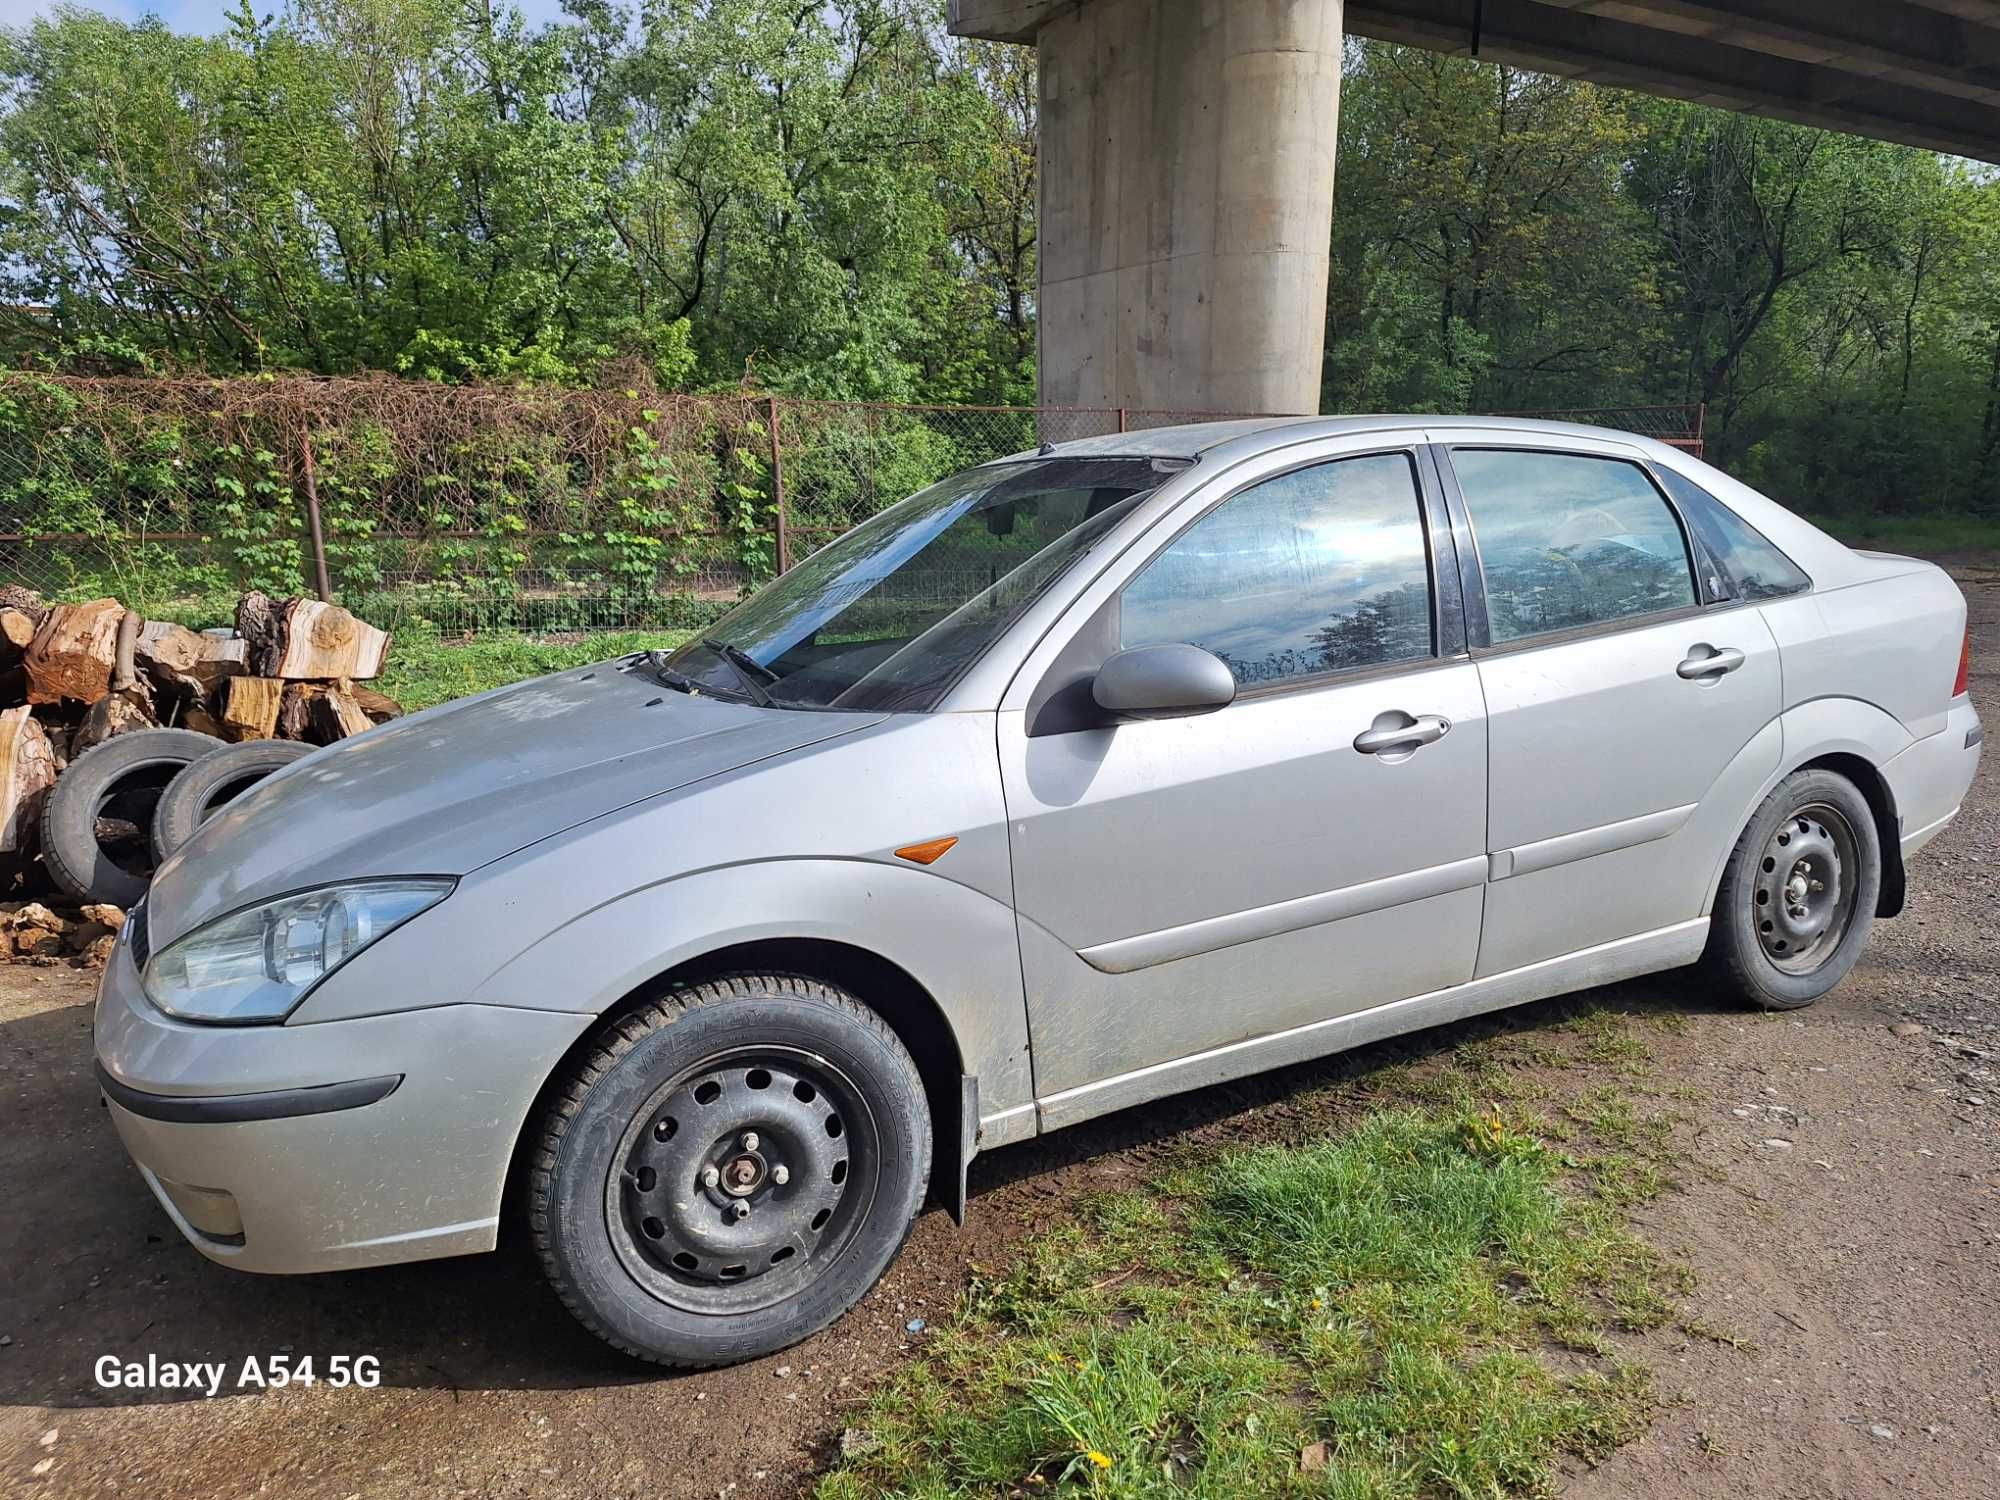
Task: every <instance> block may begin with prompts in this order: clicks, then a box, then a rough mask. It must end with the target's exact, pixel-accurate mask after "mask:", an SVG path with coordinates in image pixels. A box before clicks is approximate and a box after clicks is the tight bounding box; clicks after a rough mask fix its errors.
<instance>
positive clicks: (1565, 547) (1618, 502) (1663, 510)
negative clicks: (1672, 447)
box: [1451, 448, 1695, 646]
mask: <svg viewBox="0 0 2000 1500" xmlns="http://www.w3.org/2000/svg"><path fill="white" fill-rule="evenodd" d="M1451 466H1452V471H1453V473H1454V474H1456V475H1457V477H1458V485H1459V489H1460V490H1461V491H1463V493H1464V496H1465V509H1466V514H1467V515H1468V516H1469V517H1470V519H1471V522H1472V533H1473V540H1474V543H1475V545H1477V547H1478V549H1479V563H1480V569H1481V571H1482V573H1483V574H1484V576H1485V580H1486V613H1487V622H1488V625H1489V627H1490V630H1491V633H1492V637H1493V644H1494V645H1496V646H1498V645H1504V644H1505V643H1506V642H1509V641H1518V640H1521V639H1524V638H1525V637H1528V636H1536V635H1545V634H1547V633H1548V632H1550V631H1555V630H1574V629H1577V628H1579V627H1581V626H1586V625H1602V624H1606V623H1608V622H1611V621H1616V620H1624V619H1630V618H1632V617H1634V616H1637V615H1649V614H1655V613H1657V612H1659V611H1661V610H1668V609H1677V608H1683V607H1686V606H1691V605H1693V604H1694V603H1695V592H1694V573H1693V570H1692V569H1691V568H1690V567H1689V566H1688V551H1687V542H1686V539H1685V538H1684V537H1683V536H1682V535H1681V528H1680V523H1679V522H1678V521H1676V520H1675V519H1674V513H1673V510H1672V509H1671V508H1670V507H1669V506H1668V504H1667V502H1666V500H1665V499H1664V498H1663V497H1662V496H1661V494H1660V492H1659V491H1658V490H1656V489H1654V488H1653V484H1652V481H1651V480H1649V479H1648V478H1647V477H1646V473H1645V471H1644V470H1643V469H1641V468H1640V467H1639V466H1638V465H1637V464H1634V463H1628V462H1626V461H1625V460H1624V459H1618V458H1591V457H1585V456H1583V455H1580V454H1574V453H1536V452H1530V451H1526V450H1520V449H1503V448H1459V449H1455V450H1453V452H1452V455H1451Z"/></svg>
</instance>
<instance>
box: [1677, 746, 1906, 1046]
mask: <svg viewBox="0 0 2000 1500" xmlns="http://www.w3.org/2000/svg"><path fill="white" fill-rule="evenodd" d="M1881 890H1882V845H1881V840H1880V838H1879V837H1878V835H1877V833H1876V828H1875V815H1874V812H1873V810H1872V809H1870V807H1869V806H1868V801H1867V799H1866V798H1865V797H1863V796H1862V795H1861V791H1860V789H1859V788H1858V787H1856V786H1855V785H1854V783H1853V782H1851V781H1849V780H1848V779H1847V778H1846V777H1845V776H1841V775H1839V774H1837V773H1835V772H1833V771H1826V770H1808V771H1796V772H1794V773H1793V774H1792V775H1790V776H1787V777H1786V778H1785V779H1784V780H1783V781H1781V782H1779V783H1778V785H1777V787H1776V788H1774V789H1773V791H1772V792H1771V795H1770V796H1769V797H1767V798H1765V799H1764V803H1763V805H1762V806H1761V807H1759V808H1758V809H1757V813H1756V816H1754V817H1753V818H1751V820H1750V824H1749V826H1748V827H1747V828H1745V829H1744V830H1743V836H1742V837H1741V838H1740V839H1739V840H1738V841H1737V844H1736V848H1735V850H1734V852H1733V853H1731V855H1730V857H1729V864H1728V866H1727V868H1726V869H1725V870H1724V871H1723V876H1722V884H1721V886H1720V888H1719V889H1718V890H1717V892H1716V897H1715V911H1714V913H1713V915H1712V917H1711V928H1710V935H1709V949H1708V958H1709V960H1710V963H1711V965H1712V966H1713V968H1714V969H1715V971H1716V972H1717V973H1718V974H1719V975H1720V977H1721V978H1722V979H1723V980H1724V981H1725V982H1726V983H1727V984H1729V985H1730V987H1731V988H1733V989H1734V990H1736V991H1737V993H1738V994H1740V995H1742V996H1743V998H1744V999H1746V1000H1749V1001H1751V1002H1753V1003H1754V1004H1757V1005H1761V1006H1764V1007H1766V1008H1767V1009H1771V1010H1795V1009H1797V1008H1798V1007H1800V1006H1802V1005H1810V1004H1812V1003H1813V1001H1815V1000H1817V999H1819V997H1820V996H1822V995H1824V994H1825V993H1826V992H1827V991H1828V990H1830V989H1832V988H1833V987H1834V986H1835V985H1836V984H1838V983H1840V981H1841V980H1842V979H1844V978H1846V977H1847V972H1848V970H1850V969H1852V968H1853V967H1854V965H1855V962H1856V960H1858V959H1859V958H1860V957H1861V950H1862V949H1863V948H1865V947H1866V946H1867V945H1868V934H1869V932H1870V930H1871V929H1872V928H1873V926H1874V922H1875V904H1876V901H1877V900H1878V899H1879V897H1880V895H1881Z"/></svg>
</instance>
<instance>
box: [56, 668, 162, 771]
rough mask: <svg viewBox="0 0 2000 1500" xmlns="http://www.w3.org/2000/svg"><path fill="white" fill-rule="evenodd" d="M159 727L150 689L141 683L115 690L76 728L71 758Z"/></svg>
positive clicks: (99, 702)
mask: <svg viewBox="0 0 2000 1500" xmlns="http://www.w3.org/2000/svg"><path fill="white" fill-rule="evenodd" d="M159 726H160V720H159V717H158V716H157V715H156V714H155V713H154V712H153V694H152V690H151V688H150V687H148V686H146V685H145V684H143V683H142V684H140V685H139V686H137V687H130V688H114V689H112V691H110V692H108V693H106V694H105V695H104V696H103V697H102V698H99V699H98V700H97V701H96V702H95V703H93V704H91V705H90V707H89V708H88V709H87V710H86V711H85V712H84V715H83V722H82V723H81V724H79V725H77V726H76V733H75V734H74V735H73V736H71V738H70V748H69V753H70V755H71V756H72V757H74V756H78V755H81V754H83V752H84V751H86V750H88V749H90V748H91V747H92V746H94V745H101V744H103V743H104V742H105V741H106V740H108V739H110V738H112V737H113V736H114V735H120V734H124V733H126V732H127V731H128V730H133V729H157V728H159Z"/></svg>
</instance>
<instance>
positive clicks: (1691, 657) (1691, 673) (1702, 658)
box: [1674, 643, 1743, 682]
mask: <svg viewBox="0 0 2000 1500" xmlns="http://www.w3.org/2000/svg"><path fill="white" fill-rule="evenodd" d="M1742 665H1743V653H1742V652H1741V651H1738V650H1737V649H1736V648H1735V647H1734V646H1710V645H1707V644H1705V643H1704V644H1703V645H1699V646H1696V647H1695V648H1694V649H1693V650H1691V651H1690V652H1689V653H1688V654H1687V656H1686V657H1685V658H1683V659H1682V661H1681V664H1680V665H1679V666H1678V667H1675V668H1674V670H1675V671H1676V672H1678V673H1680V674H1681V676H1683V677H1685V678H1687V679H1688V680H1689V681H1690V682H1701V681H1704V680H1708V679H1713V678H1717V677H1720V676H1721V675H1722V674H1723V673H1724V672H1734V671H1735V670H1736V669H1737V668H1738V667H1740V666H1742Z"/></svg>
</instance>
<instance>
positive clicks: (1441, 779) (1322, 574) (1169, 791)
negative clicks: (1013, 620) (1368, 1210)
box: [999, 449, 1486, 1119]
mask: <svg viewBox="0 0 2000 1500" xmlns="http://www.w3.org/2000/svg"><path fill="white" fill-rule="evenodd" d="M1262 469H1263V471H1264V472H1262V473H1261V474H1260V475H1259V476H1257V477H1252V476H1244V477H1242V478H1240V479H1236V480H1235V482H1230V480H1231V478H1232V476H1224V477H1223V479H1222V480H1220V481H1218V483H1228V488H1229V491H1230V493H1228V497H1227V498H1226V499H1221V503H1219V504H1217V503H1216V501H1217V500H1218V499H1219V498H1220V497H1219V496H1218V495H1217V494H1216V493H1215V492H1213V491H1211V492H1209V493H1208V494H1206V495H1204V496H1197V497H1194V498H1191V499H1190V500H1189V501H1188V502H1187V504H1186V506H1184V507H1183V508H1182V509H1181V510H1180V511H1177V512H1176V514H1175V515H1174V516H1173V517H1170V518H1168V519H1167V520H1166V521H1163V523H1162V526H1161V529H1160V531H1159V532H1157V533H1155V536H1157V537H1158V538H1159V540H1158V541H1155V540H1154V539H1153V538H1148V539H1147V540H1146V541H1144V542H1142V543H1140V545H1139V547H1138V548H1135V549H1134V551H1135V553H1137V554H1139V555H1140V556H1141V557H1143V558H1144V560H1143V561H1142V562H1132V563H1128V562H1125V561H1124V560H1121V563H1120V564H1119V565H1116V566H1115V567H1114V569H1113V573H1114V574H1115V575H1116V576H1113V577H1107V578H1105V579H1100V580H1098V582H1097V583H1096V584H1094V585H1093V586H1092V587H1091V588H1090V589H1088V590H1086V591H1085V592H1084V594H1083V596H1082V597H1081V598H1080V599H1079V601H1078V604H1077V605H1076V607H1075V608H1074V609H1073V610H1072V611H1071V614H1070V616H1069V617H1068V618H1067V619H1066V620H1065V622H1064V624H1063V625H1062V626H1059V627H1058V630H1057V631H1056V632H1053V633H1052V639H1051V642H1048V643H1045V645H1044V648H1043V649H1042V650H1041V651H1039V652H1038V653H1037V655H1036V656H1034V657H1031V658H1030V662H1029V665H1028V668H1027V669H1026V670H1025V671H1024V672H1023V673H1022V674H1021V676H1020V677H1019V678H1017V679H1016V682H1015V684H1014V687H1013V689H1011V690H1010V692H1009V694H1008V697H1007V700H1006V703H1005V705H1004V706H1003V709H1002V712H1001V715H1000V720H999V736H1000V759H1001V767H1002V775H1003V781H1004V786H1005V790H1006V797H1007V810H1008V820H1009V827H1010V829H1011V833H1012V846H1013V859H1014V880H1015V902H1016V905H1017V907H1018V909H1019V913H1020V929H1021V955H1022V965H1023V971H1024V978H1025V980H1026V988H1027V997H1028V1010H1029V1024H1030V1031H1031V1039H1032V1045H1033V1051H1034V1067H1035V1085H1036V1094H1037V1096H1038V1098H1040V1099H1041V1100H1043V1103H1044V1109H1045V1111H1049V1112H1050V1113H1051V1115H1052V1117H1053V1118H1056V1119H1064V1118H1077V1117H1080V1116H1081V1115H1082V1114H1086V1113H1093V1112H1095V1111H1094V1109H1092V1108H1091V1106H1090V1104H1089V1102H1088V1099H1087V1097H1085V1096H1088V1095H1089V1094H1090V1093H1091V1092H1092V1091H1093V1090H1095V1089H1099V1088H1102V1087H1103V1086H1104V1085H1105V1084H1106V1082H1107V1080H1112V1081H1114V1082H1116V1081H1120V1080H1124V1081H1126V1082H1128V1083H1129V1081H1130V1078H1131V1075H1133V1074H1134V1073H1136V1072H1138V1071H1139V1070H1143V1069H1150V1068H1154V1067H1156V1066H1157V1065H1161V1064H1169V1063H1172V1062H1174V1061H1175V1060H1177V1059H1188V1058H1190V1057H1193V1056H1194V1055H1196V1054H1202V1053H1208V1052H1212V1051H1214V1050H1215V1049H1226V1048H1230V1047H1232V1046H1233V1045H1236V1044H1244V1043H1254V1041H1255V1039H1257V1038H1261V1037H1265V1036H1268V1035H1270V1034H1271V1033H1274V1032H1280V1031H1284V1030H1287V1029H1289V1028H1294V1027H1300V1026H1306V1025H1309V1024H1311V1023H1313V1022H1316V1021H1321V1020H1324V1019H1327V1018H1329V1017H1333V1016H1338V1015H1341V1014H1343V1013H1346V1012H1348V1011H1352V1010H1356V1009H1361V1008H1364V1007H1367V1006H1370V1005H1375V1004H1379V1003H1382V1002H1385V1001H1390V1000H1396V999H1401V998H1404V997H1408V996H1412V995H1417V994H1421V993H1425V992H1428V991H1432V990H1437V989H1442V988H1445V987H1448V986H1450V985H1454V984H1459V983H1462V982H1464V981H1465V980H1466V979H1467V978H1469V977H1470V975H1471V973H1472V967H1473V961H1474V956H1475V953H1476V950H1477V946H1478V937H1479V921H1480V903H1481V889H1482V885H1483V882H1484V879H1485V872H1486V859H1485V829H1486V726H1485V715H1484V709H1483V705H1482V702H1481V697H1480V689H1479V682H1478V673H1477V669H1476V668H1475V667H1474V666H1473V665H1472V664H1471V662H1470V661H1469V660H1467V659H1466V657H1465V656H1464V654H1463V651H1462V641H1461V639H1460V632H1461V631H1462V623H1463V622H1462V616H1461V615H1459V614H1458V603H1457V598H1456V591H1455V588H1453V589H1452V590H1451V591H1450V593H1449V595H1448V603H1449V605H1450V608H1449V610H1448V611H1447V613H1446V616H1445V622H1446V629H1445V631H1444V632H1443V634H1442V635H1441V634H1440V629H1439V618H1438V610H1437V592H1436V578H1435V572H1436V570H1435V569H1434V567H1433V565H1432V560H1431V552H1430V548H1429V546H1428V543H1427V537H1428V534H1429V528H1427V527H1426V524H1425V519H1424V517H1425V504H1426V501H1425V498H1424V496H1423V494H1422V492H1421V487H1420V482H1419V475H1420V473H1422V472H1423V470H1422V466H1421V455H1420V453H1419V452H1418V451H1416V450H1415V449H1410V450H1400V449H1399V450H1395V451H1391V452H1386V453H1385V452H1371V453H1357V454H1353V455H1352V456H1345V457H1332V456H1327V455H1326V453H1325V450H1322V452H1321V457H1320V461H1316V462H1311V463H1302V462H1301V461H1300V460H1299V459H1298V458H1297V457H1293V458H1291V459H1289V460H1281V459H1279V458H1277V457H1276V456H1273V457H1271V458H1269V459H1267V460H1265V461H1263V465H1262ZM1273 470H1275V471H1278V472H1270V471H1273ZM1431 503H1432V505H1433V507H1435V504H1436V502H1435V498H1434V497H1433V499H1432V501H1431ZM1169 536H1171V540H1170V541H1169V540H1166V538H1167V537H1169ZM1441 545H1443V546H1444V547H1446V548H1447V549H1448V548H1449V545H1450V543H1449V537H1448V534H1443V540H1442V542H1441ZM1449 566H1450V565H1449V563H1448V562H1447V568H1449ZM1455 581H1456V580H1455V575H1454V578H1453V583H1454V584H1455ZM1056 637H1062V638H1063V639H1066V640H1068V641H1069V642H1070V643H1071V649H1073V648H1074V644H1075V643H1076V642H1077V641H1087V640H1094V641H1096V642H1098V643H1099V646H1098V649H1099V652H1100V654H1099V658H1098V659H1100V660H1101V657H1102V655H1103V654H1108V653H1109V652H1110V651H1113V650H1119V649H1124V648H1127V647H1131V646H1138V645H1149V644H1155V643H1160V642H1190V643H1193V644H1195V645H1198V646H1201V647H1204V648H1205V649H1207V650H1210V651H1212V652H1214V653H1215V654H1216V655H1218V656H1220V657H1221V658H1223V660H1224V661H1225V662H1227V664H1228V665H1229V668H1230V670H1231V672H1232V674H1233V675H1234V676H1235V678H1236V680H1237V683H1238V696H1237V699H1236V701H1235V702H1234V703H1232V704H1230V705H1229V706H1228V707H1226V708H1223V709H1221V710H1219V711H1216V712H1212V713H1208V714H1205V715H1201V716H1198V717H1188V718H1180V719H1167V720H1158V721H1148V722H1126V723H1120V724H1117V725H1114V726H1109V727H1099V726H1085V727H1066V726H1065V724H1064V723H1063V722H1061V721H1060V719H1059V718H1057V720H1056V721H1055V722H1049V721H1050V719H1051V716H1050V715H1048V714H1047V713H1040V714H1038V713H1037V712H1035V711H1034V710H1033V709H1032V708H1031V706H1030V705H1031V704H1032V702H1033V701H1034V697H1035V691H1034V690H1035V687H1036V683H1037V682H1038V681H1039V680H1041V679H1042V678H1043V676H1044V674H1045V672H1046V670H1047V669H1048V667H1049V664H1050V662H1051V660H1052V659H1053V658H1052V653H1053V652H1054V651H1056V650H1057V649H1059V648H1061V646H1062V641H1061V640H1057V639H1055V638H1056ZM1235 1071H1241V1069H1236V1070H1235ZM1189 1081H1199V1079H1198V1077H1197V1078H1192V1079H1190V1080H1189ZM1063 1096H1068V1098H1067V1101H1066V1102H1065V1101H1064V1099H1063ZM1052 1099H1053V1100H1055V1101H1057V1102H1056V1103H1055V1104H1053V1105H1052V1104H1051V1101H1052Z"/></svg>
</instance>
